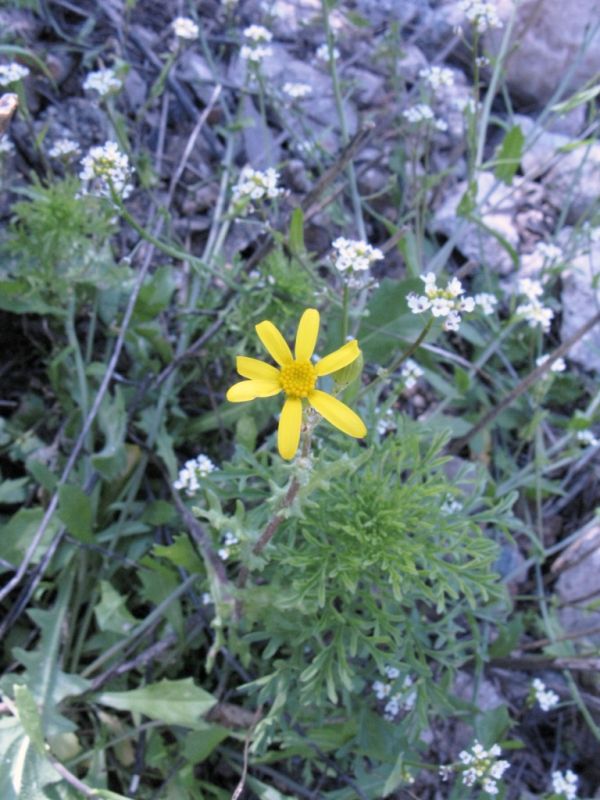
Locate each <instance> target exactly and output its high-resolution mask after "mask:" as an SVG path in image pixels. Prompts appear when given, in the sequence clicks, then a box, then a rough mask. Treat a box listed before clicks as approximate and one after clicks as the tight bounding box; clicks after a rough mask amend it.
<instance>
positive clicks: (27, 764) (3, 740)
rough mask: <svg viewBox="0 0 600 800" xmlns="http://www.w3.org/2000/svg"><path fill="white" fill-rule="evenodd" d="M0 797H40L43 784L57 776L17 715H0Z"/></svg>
mask: <svg viewBox="0 0 600 800" xmlns="http://www.w3.org/2000/svg"><path fill="white" fill-rule="evenodd" d="M0 759H1V761H0V764H1V765H2V768H1V769H0V797H1V798H2V800H40V798H42V797H45V796H46V795H45V794H44V786H45V785H46V784H48V783H56V782H57V781H60V780H61V776H60V775H59V774H58V772H56V770H55V769H54V767H53V766H52V765H51V764H50V762H49V761H48V759H47V758H45V757H44V756H43V755H41V754H40V752H39V750H38V748H37V747H36V746H35V744H34V743H33V741H32V740H31V739H30V737H29V736H28V735H27V732H26V731H25V728H24V727H23V725H22V723H21V720H20V719H15V718H14V717H5V718H2V719H0Z"/></svg>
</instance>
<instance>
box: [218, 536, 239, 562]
mask: <svg viewBox="0 0 600 800" xmlns="http://www.w3.org/2000/svg"><path fill="white" fill-rule="evenodd" d="M238 542H239V539H238V537H237V536H236V535H235V533H232V532H231V531H227V532H226V533H225V536H224V537H223V546H222V547H220V548H219V550H217V553H218V554H219V558H220V559H221V560H222V561H227V559H228V558H229V556H230V555H231V548H232V547H233V545H235V544H238Z"/></svg>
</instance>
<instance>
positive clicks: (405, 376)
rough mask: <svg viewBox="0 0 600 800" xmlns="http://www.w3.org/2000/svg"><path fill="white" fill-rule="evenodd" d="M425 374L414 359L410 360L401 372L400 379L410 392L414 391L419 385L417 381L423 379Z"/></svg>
mask: <svg viewBox="0 0 600 800" xmlns="http://www.w3.org/2000/svg"><path fill="white" fill-rule="evenodd" d="M424 374H425V373H424V372H423V370H422V369H421V367H420V366H419V365H418V364H417V362H416V361H413V359H412V358H408V359H407V360H406V361H405V363H404V365H403V367H402V369H401V370H400V377H401V378H402V380H403V381H404V388H405V389H409V390H410V389H414V388H415V386H416V385H417V381H418V380H419V378H422V377H423V375H424Z"/></svg>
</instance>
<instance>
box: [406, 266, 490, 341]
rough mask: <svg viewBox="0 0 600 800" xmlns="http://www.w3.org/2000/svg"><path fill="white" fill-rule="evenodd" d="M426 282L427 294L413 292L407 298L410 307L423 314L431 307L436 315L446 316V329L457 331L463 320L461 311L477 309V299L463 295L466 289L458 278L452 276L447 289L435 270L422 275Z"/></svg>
mask: <svg viewBox="0 0 600 800" xmlns="http://www.w3.org/2000/svg"><path fill="white" fill-rule="evenodd" d="M421 280H422V281H423V282H424V283H425V294H415V293H414V292H411V293H410V294H409V295H408V297H407V298H406V302H407V303H408V307H409V308H410V310H411V311H412V313H413V314H422V313H423V312H424V311H427V310H428V309H431V313H432V314H433V316H434V317H445V318H446V319H445V322H444V330H446V331H457V330H458V328H459V326H460V322H461V316H460V315H461V313H462V312H466V313H471V312H472V311H474V310H475V300H474V298H472V297H461V295H462V294H464V292H465V290H464V289H463V287H462V283H461V282H460V281H459V280H458V278H452V279H451V280H450V281H449V282H448V285H447V286H446V288H445V289H442V288H440V287H439V286H438V285H437V278H436V276H435V273H434V272H428V273H427V274H426V275H421Z"/></svg>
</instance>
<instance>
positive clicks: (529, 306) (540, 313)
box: [516, 301, 554, 333]
mask: <svg viewBox="0 0 600 800" xmlns="http://www.w3.org/2000/svg"><path fill="white" fill-rule="evenodd" d="M516 313H517V314H519V315H520V316H522V317H523V318H524V319H525V320H526V321H527V322H528V324H529V327H530V328H535V327H536V326H537V325H539V326H540V328H541V329H542V330H543V331H544V333H548V331H549V330H550V325H551V323H552V320H553V318H554V311H552V309H551V308H546V306H543V305H541V304H540V303H538V302H537V301H535V302H532V303H525V304H524V305H520V306H517V309H516Z"/></svg>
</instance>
